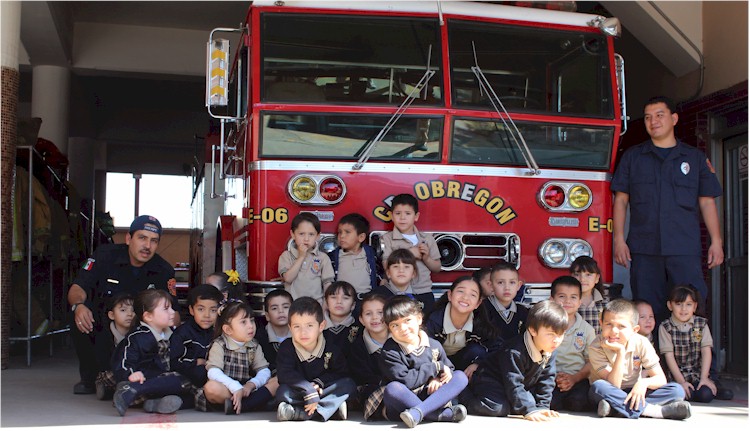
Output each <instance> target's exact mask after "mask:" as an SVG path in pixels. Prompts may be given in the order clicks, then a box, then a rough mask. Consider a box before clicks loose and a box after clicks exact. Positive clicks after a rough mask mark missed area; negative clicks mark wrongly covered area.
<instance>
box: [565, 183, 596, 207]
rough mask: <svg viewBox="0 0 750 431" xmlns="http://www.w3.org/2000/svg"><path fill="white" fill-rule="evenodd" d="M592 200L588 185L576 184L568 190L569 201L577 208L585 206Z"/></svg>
mask: <svg viewBox="0 0 750 431" xmlns="http://www.w3.org/2000/svg"><path fill="white" fill-rule="evenodd" d="M590 201H591V193H590V192H589V190H588V189H587V188H586V187H583V186H574V187H572V188H571V189H570V191H569V192H568V202H570V206H572V207H573V208H576V209H580V208H585V207H586V206H587V205H588V204H589V202H590Z"/></svg>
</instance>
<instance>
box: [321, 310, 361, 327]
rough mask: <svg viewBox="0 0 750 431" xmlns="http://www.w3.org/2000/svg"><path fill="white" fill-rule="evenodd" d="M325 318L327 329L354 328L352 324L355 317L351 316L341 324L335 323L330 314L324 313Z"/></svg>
mask: <svg viewBox="0 0 750 431" xmlns="http://www.w3.org/2000/svg"><path fill="white" fill-rule="evenodd" d="M324 316H325V318H326V328H327V329H332V328H338V327H339V326H343V327H347V328H348V327H349V326H352V324H353V323H354V316H352V315H351V314H350V315H349V316H348V317H347V318H346V319H344V321H343V322H341V323H339V324H335V323H333V321H332V320H331V316H330V315H329V314H328V312H326V313H324Z"/></svg>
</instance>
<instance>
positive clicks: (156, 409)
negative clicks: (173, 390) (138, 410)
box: [143, 395, 182, 415]
mask: <svg viewBox="0 0 750 431" xmlns="http://www.w3.org/2000/svg"><path fill="white" fill-rule="evenodd" d="M180 407H182V398H180V397H178V396H177V395H167V396H166V397H161V398H154V399H149V400H146V401H144V402H143V411H145V412H146V413H161V414H163V415H168V414H170V413H174V412H176V411H177V410H179V409H180Z"/></svg>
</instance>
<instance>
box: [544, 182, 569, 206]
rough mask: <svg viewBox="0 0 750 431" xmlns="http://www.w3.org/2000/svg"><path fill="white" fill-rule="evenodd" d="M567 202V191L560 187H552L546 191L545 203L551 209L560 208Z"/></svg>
mask: <svg viewBox="0 0 750 431" xmlns="http://www.w3.org/2000/svg"><path fill="white" fill-rule="evenodd" d="M563 202H565V191H564V190H563V189H562V187H560V186H558V185H551V186H549V187H547V188H546V189H545V190H544V203H545V204H547V206H549V207H550V208H559V207H560V206H562V204H563Z"/></svg>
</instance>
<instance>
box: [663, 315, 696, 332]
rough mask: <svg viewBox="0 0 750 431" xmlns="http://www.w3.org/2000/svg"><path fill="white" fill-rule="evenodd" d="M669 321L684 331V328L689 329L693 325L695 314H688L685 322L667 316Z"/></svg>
mask: <svg viewBox="0 0 750 431" xmlns="http://www.w3.org/2000/svg"><path fill="white" fill-rule="evenodd" d="M669 323H671V324H672V325H674V326H675V327H676V328H677V329H679V330H681V331H684V330H685V329H690V328H692V327H693V325H695V315H693V316H690V319H689V320H688V321H687V322H680V321H678V320H676V319H675V318H674V316H669Z"/></svg>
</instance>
